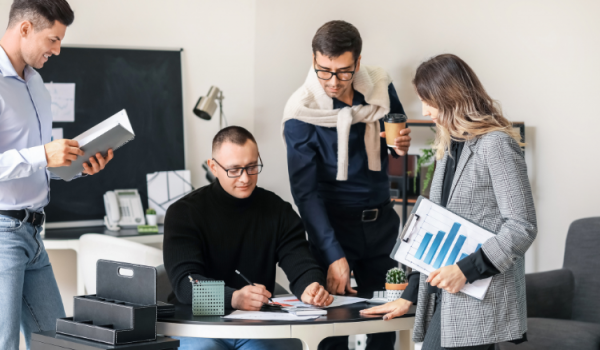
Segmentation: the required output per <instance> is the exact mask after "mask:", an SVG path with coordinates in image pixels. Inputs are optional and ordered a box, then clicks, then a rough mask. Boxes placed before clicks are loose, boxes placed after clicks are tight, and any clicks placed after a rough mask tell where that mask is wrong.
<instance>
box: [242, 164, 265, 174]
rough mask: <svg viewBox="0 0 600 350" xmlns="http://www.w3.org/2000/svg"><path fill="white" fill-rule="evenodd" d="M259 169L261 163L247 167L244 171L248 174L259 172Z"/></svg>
mask: <svg viewBox="0 0 600 350" xmlns="http://www.w3.org/2000/svg"><path fill="white" fill-rule="evenodd" d="M261 169H262V165H254V166H249V167H247V168H246V171H247V172H248V175H256V174H258V173H260V170H261Z"/></svg>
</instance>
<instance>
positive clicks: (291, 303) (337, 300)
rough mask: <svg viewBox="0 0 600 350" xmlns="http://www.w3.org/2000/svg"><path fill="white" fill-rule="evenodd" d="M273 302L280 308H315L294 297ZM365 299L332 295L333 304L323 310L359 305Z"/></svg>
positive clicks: (276, 299) (280, 298) (281, 298)
mask: <svg viewBox="0 0 600 350" xmlns="http://www.w3.org/2000/svg"><path fill="white" fill-rule="evenodd" d="M272 299H273V302H275V303H278V304H281V306H283V307H310V308H314V307H315V306H313V305H309V304H305V303H303V302H301V301H300V300H298V298H296V297H294V296H289V297H278V298H272ZM366 300H367V299H365V298H357V297H347V296H343V295H334V296H333V302H332V303H331V305H329V306H325V307H324V308H330V307H338V306H343V305H350V304H356V303H360V302H363V301H366Z"/></svg>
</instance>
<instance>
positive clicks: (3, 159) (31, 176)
mask: <svg viewBox="0 0 600 350" xmlns="http://www.w3.org/2000/svg"><path fill="white" fill-rule="evenodd" d="M73 19H74V14H73V11H72V10H71V7H70V6H69V4H68V3H67V2H66V1H65V0H15V1H14V2H13V4H12V6H11V9H10V14H9V24H8V28H7V29H6V32H5V34H4V36H3V37H2V39H0V310H2V312H1V313H0V349H3V350H17V349H18V348H19V328H20V329H21V331H22V332H23V334H24V336H25V339H26V343H27V349H29V342H30V338H31V332H38V331H42V330H50V329H53V328H54V327H55V324H56V319H57V318H59V317H64V316H65V311H64V308H63V305H62V301H61V297H60V293H59V291H58V286H57V284H56V280H55V279H54V273H53V272H52V267H51V265H50V262H49V260H48V255H47V253H46V250H45V249H44V245H43V243H42V239H41V238H40V231H41V230H42V224H43V222H44V207H45V206H46V205H47V204H48V201H49V199H50V197H49V193H50V179H51V178H54V176H52V175H51V173H50V172H49V171H48V168H49V167H60V166H67V165H70V164H71V161H73V160H75V159H77V157H78V156H81V155H83V151H82V150H81V149H79V145H78V143H77V141H74V140H55V141H52V142H51V134H52V114H51V109H50V104H51V101H50V94H49V93H48V91H47V90H46V88H45V87H44V82H43V81H42V78H41V77H40V75H39V74H38V73H37V71H35V70H34V68H37V69H39V68H42V67H43V65H44V63H45V62H46V61H47V60H48V58H49V57H50V56H52V55H58V54H59V53H60V44H61V41H62V39H63V38H64V36H65V32H66V30H67V26H68V25H70V24H71V23H72V22H73ZM112 157H113V153H112V150H111V151H109V152H108V156H107V157H106V158H104V157H103V156H102V155H101V154H99V153H98V154H96V157H91V158H90V159H89V164H85V165H84V171H83V175H93V174H96V173H98V172H99V171H100V170H102V169H104V167H105V166H106V163H108V161H110V160H111V159H112Z"/></svg>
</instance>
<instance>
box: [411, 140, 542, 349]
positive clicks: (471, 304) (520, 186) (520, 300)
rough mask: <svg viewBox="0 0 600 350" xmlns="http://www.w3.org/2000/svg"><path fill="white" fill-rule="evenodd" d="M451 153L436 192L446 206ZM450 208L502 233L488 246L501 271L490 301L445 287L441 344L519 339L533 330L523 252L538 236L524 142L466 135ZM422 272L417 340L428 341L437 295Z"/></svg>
mask: <svg viewBox="0 0 600 350" xmlns="http://www.w3.org/2000/svg"><path fill="white" fill-rule="evenodd" d="M447 158H448V154H447V153H446V155H445V157H444V158H443V159H442V160H441V161H439V162H438V164H437V168H436V170H435V174H434V177H433V182H432V185H431V195H430V198H431V200H432V201H433V202H434V203H437V204H439V203H440V201H441V195H442V183H443V181H444V170H445V168H446V162H447ZM447 209H448V210H450V211H452V212H454V213H456V214H458V215H460V216H462V217H464V218H466V219H469V220H471V221H473V222H474V223H476V224H478V225H480V226H482V227H484V228H486V229H488V230H489V231H491V232H494V233H496V236H495V237H493V238H491V239H489V240H488V241H487V242H485V243H484V244H483V245H482V249H483V251H484V252H485V255H486V256H487V257H488V258H489V259H490V261H491V262H492V264H494V266H495V267H496V268H497V269H498V270H499V271H500V273H499V274H497V275H495V276H493V277H492V283H491V285H490V288H489V289H488V292H487V294H486V296H485V298H484V299H483V300H479V299H476V298H473V297H470V296H468V295H466V294H464V293H461V292H459V293H456V294H450V293H447V292H446V291H443V292H442V293H443V294H442V304H441V305H442V310H441V312H442V315H441V319H442V339H441V341H442V346H443V347H461V346H474V345H482V344H491V343H499V342H503V341H508V340H514V339H519V338H521V337H522V336H523V333H525V332H526V331H527V305H526V301H525V262H524V255H525V252H526V251H527V249H528V248H529V246H530V245H531V243H532V242H533V240H534V239H535V237H536V234H537V223H536V216H535V208H534V205H533V197H532V195H531V187H530V185H529V180H528V178H527V166H526V165H525V159H524V157H523V152H522V151H521V148H520V147H519V145H518V144H517V142H516V141H515V140H514V139H512V138H511V137H510V136H508V135H507V134H506V133H503V132H491V133H489V134H486V135H484V136H481V137H479V138H476V139H473V140H470V141H467V142H466V144H465V146H464V148H463V151H462V154H461V156H460V159H459V162H458V166H457V168H456V173H455V175H454V181H453V183H452V188H451V192H450V197H449V199H448V205H447ZM426 279H427V276H425V274H421V280H420V284H419V297H418V303H417V310H416V317H415V328H414V333H413V339H414V341H415V342H421V341H423V339H424V338H425V333H426V331H427V327H428V325H429V321H430V320H431V317H432V316H433V309H434V305H435V298H436V296H435V294H429V293H428V292H427V283H426V282H425V280H426Z"/></svg>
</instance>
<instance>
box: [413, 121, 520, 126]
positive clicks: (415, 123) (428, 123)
mask: <svg viewBox="0 0 600 350" xmlns="http://www.w3.org/2000/svg"><path fill="white" fill-rule="evenodd" d="M512 124H513V126H515V127H521V126H523V125H525V122H512ZM406 126H435V123H434V122H433V120H431V119H408V120H407V121H406Z"/></svg>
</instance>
